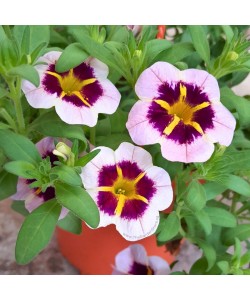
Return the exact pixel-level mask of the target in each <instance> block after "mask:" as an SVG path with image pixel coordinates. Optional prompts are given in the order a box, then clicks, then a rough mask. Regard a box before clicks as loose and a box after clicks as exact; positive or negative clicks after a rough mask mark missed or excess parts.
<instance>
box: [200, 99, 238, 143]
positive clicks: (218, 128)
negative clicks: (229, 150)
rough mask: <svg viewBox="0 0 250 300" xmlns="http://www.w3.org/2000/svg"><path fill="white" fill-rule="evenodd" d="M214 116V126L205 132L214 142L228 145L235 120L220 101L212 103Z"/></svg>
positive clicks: (232, 133) (231, 137)
mask: <svg viewBox="0 0 250 300" xmlns="http://www.w3.org/2000/svg"><path fill="white" fill-rule="evenodd" d="M213 110H214V112H215V117H214V120H213V124H214V128H213V129H208V130H207V132H206V134H207V136H208V137H209V138H210V139H212V141H213V142H214V143H216V142H219V143H220V144H221V145H224V146H229V145H230V144H231V142H232V139H233V135H234V130H235V126H236V120H235V118H234V117H233V115H232V114H231V113H230V111H229V110H228V109H227V108H226V107H225V106H223V105H222V104H220V103H214V104H213Z"/></svg>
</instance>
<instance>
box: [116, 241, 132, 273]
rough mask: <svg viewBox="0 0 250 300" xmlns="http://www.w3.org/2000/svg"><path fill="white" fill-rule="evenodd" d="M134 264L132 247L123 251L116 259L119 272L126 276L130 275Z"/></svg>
mask: <svg viewBox="0 0 250 300" xmlns="http://www.w3.org/2000/svg"><path fill="white" fill-rule="evenodd" d="M133 263H134V259H133V256H132V253H131V249H130V247H128V248H126V249H124V250H123V251H121V252H120V253H118V254H117V255H116V257H115V265H116V269H117V270H118V271H119V272H122V273H124V274H128V273H129V271H130V269H131V267H132V265H133Z"/></svg>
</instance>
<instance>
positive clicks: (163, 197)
mask: <svg viewBox="0 0 250 300" xmlns="http://www.w3.org/2000/svg"><path fill="white" fill-rule="evenodd" d="M147 176H148V177H149V178H150V179H152V180H153V181H154V182H155V187H156V193H155V194H154V196H153V198H152V200H151V201H152V205H155V206H156V208H157V209H158V210H164V209H166V208H168V207H169V206H170V205H171V203H172V201H173V189H172V185H171V180H170V177H169V175H168V173H167V172H166V171H165V170H164V169H162V168H159V167H155V166H153V167H151V168H150V169H148V170H147Z"/></svg>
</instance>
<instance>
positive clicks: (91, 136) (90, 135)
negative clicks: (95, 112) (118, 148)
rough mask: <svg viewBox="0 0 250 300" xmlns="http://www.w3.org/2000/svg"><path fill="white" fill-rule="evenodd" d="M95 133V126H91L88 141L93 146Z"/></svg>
mask: <svg viewBox="0 0 250 300" xmlns="http://www.w3.org/2000/svg"><path fill="white" fill-rule="evenodd" d="M95 134H96V128H95V127H91V128H90V130H89V141H90V144H92V145H93V146H95Z"/></svg>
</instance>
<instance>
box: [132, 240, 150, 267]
mask: <svg viewBox="0 0 250 300" xmlns="http://www.w3.org/2000/svg"><path fill="white" fill-rule="evenodd" d="M130 251H131V254H132V257H133V260H134V261H135V262H137V263H138V264H142V265H145V266H146V265H147V263H148V257H147V252H146V250H145V248H144V247H143V246H142V245H140V244H134V245H131V246H130Z"/></svg>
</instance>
